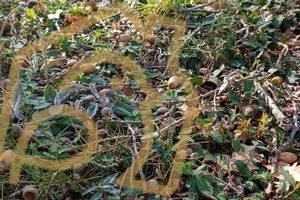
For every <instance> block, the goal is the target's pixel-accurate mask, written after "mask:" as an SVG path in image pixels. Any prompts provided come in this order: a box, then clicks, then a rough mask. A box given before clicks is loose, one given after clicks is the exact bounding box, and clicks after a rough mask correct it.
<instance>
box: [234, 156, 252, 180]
mask: <svg viewBox="0 0 300 200" xmlns="http://www.w3.org/2000/svg"><path fill="white" fill-rule="evenodd" d="M235 165H236V167H237V169H238V170H239V172H240V173H241V174H242V175H243V176H246V177H249V176H250V175H251V173H250V170H249V168H248V166H247V164H246V163H244V162H243V161H241V160H237V161H236V163H235Z"/></svg>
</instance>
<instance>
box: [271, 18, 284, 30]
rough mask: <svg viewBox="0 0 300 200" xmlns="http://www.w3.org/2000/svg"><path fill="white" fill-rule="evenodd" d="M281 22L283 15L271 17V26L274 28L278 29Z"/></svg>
mask: <svg viewBox="0 0 300 200" xmlns="http://www.w3.org/2000/svg"><path fill="white" fill-rule="evenodd" d="M283 20H284V17H283V15H277V16H275V17H273V19H272V25H273V26H274V27H275V28H279V27H280V25H281V24H282V22H283Z"/></svg>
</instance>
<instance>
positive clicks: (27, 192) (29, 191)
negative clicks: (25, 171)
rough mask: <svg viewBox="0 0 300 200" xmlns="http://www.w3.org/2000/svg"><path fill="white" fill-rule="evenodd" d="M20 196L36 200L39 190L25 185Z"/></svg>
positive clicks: (28, 199)
mask: <svg viewBox="0 0 300 200" xmlns="http://www.w3.org/2000/svg"><path fill="white" fill-rule="evenodd" d="M22 196H23V198H24V199H25V200H37V199H38V197H39V192H38V191H37V189H35V188H34V187H31V186H27V187H25V188H24V190H23V194H22Z"/></svg>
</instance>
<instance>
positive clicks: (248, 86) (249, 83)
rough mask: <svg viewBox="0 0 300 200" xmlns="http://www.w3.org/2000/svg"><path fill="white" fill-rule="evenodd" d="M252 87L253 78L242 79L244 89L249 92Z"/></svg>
mask: <svg viewBox="0 0 300 200" xmlns="http://www.w3.org/2000/svg"><path fill="white" fill-rule="evenodd" d="M253 88H254V81H253V80H247V79H246V80H244V91H245V92H251V91H252V90H253Z"/></svg>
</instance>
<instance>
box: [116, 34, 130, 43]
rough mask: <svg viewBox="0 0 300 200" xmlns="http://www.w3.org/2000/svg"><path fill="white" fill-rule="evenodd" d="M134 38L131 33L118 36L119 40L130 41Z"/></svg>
mask: <svg viewBox="0 0 300 200" xmlns="http://www.w3.org/2000/svg"><path fill="white" fill-rule="evenodd" d="M131 40H132V37H131V36H130V35H119V36H118V37H117V41H118V42H130V41H131Z"/></svg>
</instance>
